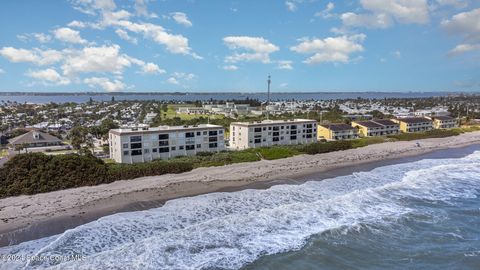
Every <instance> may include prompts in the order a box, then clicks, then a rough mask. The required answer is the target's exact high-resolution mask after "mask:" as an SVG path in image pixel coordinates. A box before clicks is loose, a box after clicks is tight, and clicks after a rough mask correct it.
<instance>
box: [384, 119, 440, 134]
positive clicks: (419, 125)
mask: <svg viewBox="0 0 480 270" xmlns="http://www.w3.org/2000/svg"><path fill="white" fill-rule="evenodd" d="M393 121H394V122H396V123H398V124H399V125H400V130H401V131H402V132H405V133H411V132H422V131H428V130H432V129H433V123H432V120H430V119H428V118H425V117H409V118H398V119H393Z"/></svg>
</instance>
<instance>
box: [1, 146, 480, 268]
mask: <svg viewBox="0 0 480 270" xmlns="http://www.w3.org/2000/svg"><path fill="white" fill-rule="evenodd" d="M479 195H480V151H477V152H474V153H473V154H470V155H468V156H466V157H463V158H449V159H446V158H444V159H424V160H420V161H415V162H410V163H402V164H396V165H389V166H384V167H378V168H376V169H374V170H372V171H369V172H358V173H353V174H351V175H347V176H340V177H336V178H331V179H327V180H323V181H309V182H306V183H304V184H301V185H277V186H273V187H271V188H269V189H266V190H243V191H238V192H230V193H212V194H206V195H201V196H195V197H190V198H182V199H176V200H172V201H169V202H167V203H166V204H165V205H164V206H162V207H159V208H156V209H151V210H147V211H139V212H130V213H120V214H115V215H112V216H107V217H104V218H101V219H99V220H97V221H95V222H91V223H88V224H85V225H82V226H79V227H77V228H75V229H72V230H68V231H66V232H65V233H63V234H61V235H56V236H52V237H48V238H43V239H39V240H34V241H30V242H25V243H22V244H19V245H16V246H10V247H5V248H0V254H16V255H18V256H25V255H37V256H43V258H52V257H49V256H53V255H55V256H57V257H56V258H64V257H61V256H66V255H81V256H85V259H84V260H83V261H67V262H59V261H54V260H47V261H45V260H43V261H30V262H22V263H19V262H10V263H2V264H0V268H2V269H16V268H21V267H25V268H26V269H37V268H39V269H41V268H48V267H51V268H52V269H72V268H74V269H111V268H115V269H239V268H244V269H274V270H280V269H295V270H302V269H479V267H480V197H479Z"/></svg>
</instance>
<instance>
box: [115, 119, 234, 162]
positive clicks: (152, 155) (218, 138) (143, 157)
mask: <svg viewBox="0 0 480 270" xmlns="http://www.w3.org/2000/svg"><path fill="white" fill-rule="evenodd" d="M108 136H109V145H110V158H111V159H113V160H115V161H116V162H118V163H139V162H147V161H151V160H154V159H168V158H171V157H176V156H190V155H195V154H196V153H198V152H218V151H221V150H224V149H225V146H224V141H225V139H224V128H223V127H222V126H218V125H210V124H203V125H197V126H160V127H156V128H148V127H143V128H121V129H112V130H110V132H109V135H108Z"/></svg>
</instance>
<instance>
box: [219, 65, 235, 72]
mask: <svg viewBox="0 0 480 270" xmlns="http://www.w3.org/2000/svg"><path fill="white" fill-rule="evenodd" d="M222 68H223V69H224V70H230V71H234V70H238V67H237V66H235V65H226V66H223V67H222Z"/></svg>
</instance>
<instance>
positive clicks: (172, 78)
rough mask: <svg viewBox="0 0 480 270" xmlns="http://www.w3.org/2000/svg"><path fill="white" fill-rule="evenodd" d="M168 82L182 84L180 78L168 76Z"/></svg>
mask: <svg viewBox="0 0 480 270" xmlns="http://www.w3.org/2000/svg"><path fill="white" fill-rule="evenodd" d="M167 82H168V83H169V84H180V82H178V80H177V79H175V78H174V77H170V78H168V79H167Z"/></svg>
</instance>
